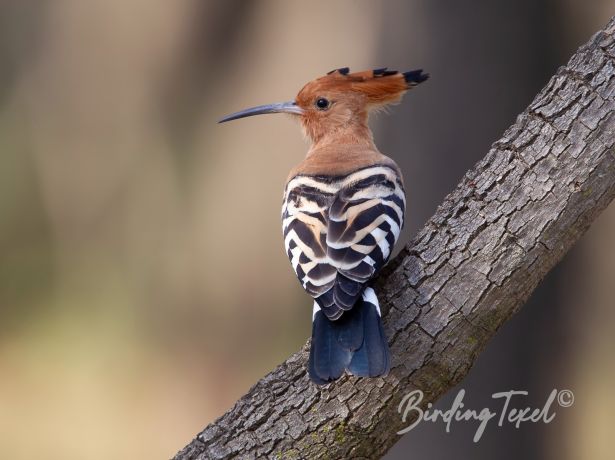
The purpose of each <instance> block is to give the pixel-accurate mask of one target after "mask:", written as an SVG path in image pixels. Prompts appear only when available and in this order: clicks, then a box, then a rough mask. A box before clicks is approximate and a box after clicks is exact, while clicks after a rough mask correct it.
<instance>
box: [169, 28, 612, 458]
mask: <svg viewBox="0 0 615 460" xmlns="http://www.w3.org/2000/svg"><path fill="white" fill-rule="evenodd" d="M614 108H615V18H612V19H611V21H610V22H609V24H608V25H607V26H606V28H605V29H604V30H602V31H600V32H598V33H597V34H596V35H595V36H594V37H593V38H592V39H591V40H590V41H589V42H588V43H587V44H586V45H584V46H583V47H581V48H580V49H579V50H578V51H577V52H576V53H575V54H574V55H573V56H572V58H571V59H570V61H569V62H568V64H567V65H566V66H565V67H561V68H560V69H559V70H558V72H557V74H556V75H555V76H554V77H553V78H552V79H551V81H550V82H549V83H548V84H547V86H546V87H545V88H544V89H543V90H542V91H541V92H540V93H539V94H538V96H537V97H536V98H535V99H534V101H533V102H532V103H531V105H530V106H529V107H528V108H527V109H526V110H525V112H523V113H522V114H521V115H519V117H518V118H517V120H516V122H515V124H514V125H513V126H511V127H510V128H509V129H508V130H507V131H506V132H505V133H504V135H503V137H502V138H501V139H500V140H499V141H497V142H496V143H495V144H494V145H493V146H492V148H491V150H490V151H489V153H488V154H487V156H486V157H485V158H484V159H483V160H482V161H480V162H479V163H478V164H477V165H476V166H475V167H474V168H473V169H472V170H471V171H469V172H468V173H466V175H465V177H464V178H463V180H462V181H461V183H460V184H459V185H458V186H457V189H456V190H455V191H454V192H453V193H451V194H450V195H449V196H448V197H447V198H446V199H445V201H444V203H443V204H442V205H441V206H440V207H439V208H438V210H437V211H436V214H435V215H434V216H433V217H432V218H431V219H430V220H429V222H427V224H426V225H425V227H424V228H423V229H422V230H421V232H420V233H419V234H418V235H417V236H416V238H415V239H414V240H413V241H412V242H411V243H410V244H408V245H407V246H406V247H405V248H404V249H403V250H402V251H401V253H400V254H399V256H398V257H397V258H396V259H395V260H393V261H392V262H391V263H390V264H389V266H388V267H387V268H386V270H385V273H383V275H382V276H381V277H380V278H379V280H378V282H377V284H376V290H377V292H378V295H379V298H380V299H381V304H382V306H383V313H384V323H385V330H386V333H387V336H388V337H389V341H390V345H391V353H392V359H393V361H392V370H391V372H390V374H389V375H388V376H387V377H386V378H378V379H357V378H354V377H349V376H345V377H342V378H341V379H340V380H339V381H337V382H336V383H333V384H330V385H327V386H326V387H317V386H316V385H314V384H312V383H311V382H310V381H309V380H308V378H307V375H306V365H307V357H308V345H307V344H306V345H305V346H304V347H303V348H302V349H301V351H299V352H297V353H295V354H294V355H293V356H291V357H290V358H289V359H288V360H287V361H286V362H285V363H283V364H282V365H280V366H279V367H277V368H276V369H275V370H274V371H273V372H271V373H270V374H268V375H267V376H265V377H264V378H263V379H262V380H261V381H259V382H258V383H257V384H256V385H254V387H252V389H250V391H249V392H248V394H246V395H245V396H243V397H242V398H241V399H240V400H239V401H237V403H236V404H235V406H234V407H233V408H232V409H231V410H230V411H228V412H227V413H226V414H224V415H223V416H222V417H220V418H219V419H218V420H216V421H215V422H213V423H211V424H210V425H209V426H207V427H206V428H205V429H204V430H203V432H201V433H200V434H199V435H198V436H197V437H196V439H194V440H193V441H192V442H191V443H190V444H189V445H188V446H186V447H185V448H184V449H183V450H182V451H181V452H179V453H178V454H177V456H176V457H175V459H177V460H180V459H182V460H185V459H196V458H198V459H205V458H212V459H222V458H230V457H235V456H238V457H241V458H254V459H256V458H263V457H270V458H322V457H326V458H376V457H380V456H382V455H384V453H385V452H386V451H387V450H388V449H389V448H390V447H391V446H392V445H393V444H394V443H395V442H396V441H397V440H398V439H399V436H398V435H397V434H396V433H397V431H399V430H400V429H402V428H403V427H404V426H407V425H408V424H409V423H410V421H406V423H402V420H401V417H400V415H399V414H398V413H397V407H398V404H399V403H400V400H401V399H402V398H403V396H404V395H406V394H407V393H408V392H410V391H412V390H414V389H421V390H422V391H423V392H424V395H425V398H424V400H423V403H424V404H427V402H434V401H436V400H437V399H438V398H439V397H440V396H441V395H442V394H443V393H444V392H446V390H448V389H449V388H451V387H452V386H454V385H455V384H457V383H458V382H460V381H461V379H462V378H463V377H464V376H465V375H466V374H467V372H468V370H469V369H470V367H471V366H472V363H473V362H474V359H475V358H476V356H477V355H478V353H480V351H481V350H482V349H483V348H484V347H485V345H486V344H487V342H488V341H489V340H490V339H491V338H492V337H493V335H494V334H495V332H496V331H497V330H498V329H499V328H500V327H501V326H502V324H504V322H505V321H506V320H508V319H509V318H510V316H511V315H512V314H513V313H515V312H516V311H517V310H518V309H519V308H520V307H521V306H522V305H523V304H524V303H525V301H526V300H527V298H528V297H529V296H530V294H531V293H532V291H533V290H534V289H535V288H536V286H537V285H538V283H539V282H540V281H541V280H542V278H543V277H544V276H545V275H546V274H547V273H548V272H549V270H551V268H553V266H554V265H555V264H556V263H557V262H558V261H559V260H560V259H561V258H562V257H563V256H564V254H566V252H567V251H568V250H569V249H570V248H571V247H572V245H573V244H574V243H575V242H576V241H577V240H578V239H579V237H580V236H581V235H582V234H583V233H584V232H585V230H587V228H588V227H589V225H590V223H591V222H592V221H593V220H594V219H595V218H596V217H597V216H598V214H599V213H600V212H601V211H602V210H603V209H604V208H605V207H606V206H607V205H608V203H609V202H610V201H611V200H612V199H613V197H614V196H615V149H614V148H613V145H614V142H615V112H614V111H613V109H614Z"/></svg>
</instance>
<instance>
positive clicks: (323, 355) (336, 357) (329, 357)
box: [309, 311, 352, 385]
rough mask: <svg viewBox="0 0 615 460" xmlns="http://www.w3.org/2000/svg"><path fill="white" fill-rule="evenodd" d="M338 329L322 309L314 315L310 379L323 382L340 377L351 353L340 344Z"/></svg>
mask: <svg viewBox="0 0 615 460" xmlns="http://www.w3.org/2000/svg"><path fill="white" fill-rule="evenodd" d="M339 332H340V331H339V330H338V328H337V325H336V324H335V322H333V321H330V320H329V319H328V318H327V317H326V316H325V314H324V313H323V312H322V311H319V312H317V313H316V315H315V316H314V321H313V322H312V346H311V348H310V364H309V373H310V377H311V379H312V380H313V381H314V382H315V383H318V384H321V385H322V384H324V383H327V382H330V381H333V380H336V379H338V378H340V376H341V375H342V374H343V373H344V369H346V366H347V365H348V363H350V359H351V358H352V354H351V352H350V350H349V349H348V348H345V347H343V346H341V344H340V342H339V340H338V336H339Z"/></svg>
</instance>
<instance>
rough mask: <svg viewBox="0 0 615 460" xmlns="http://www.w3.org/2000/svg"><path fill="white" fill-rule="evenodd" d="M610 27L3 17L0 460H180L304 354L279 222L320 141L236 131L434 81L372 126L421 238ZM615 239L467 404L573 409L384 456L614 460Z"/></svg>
mask: <svg viewBox="0 0 615 460" xmlns="http://www.w3.org/2000/svg"><path fill="white" fill-rule="evenodd" d="M612 14H615V1H614V0H595V1H582V0H519V1H516V2H510V1H503V0H502V1H493V0H492V1H488V0H481V1H475V2H467V3H466V2H455V1H453V0H449V1H444V0H442V1H428V0H423V1H418V0H415V1H409V2H402V1H386V2H384V1H383V2H369V1H367V0H361V1H358V0H352V1H350V0H347V1H336V2H327V1H324V0H320V1H310V2H298V1H297V2H288V1H283V0H277V1H274V0H271V1H269V0H268V1H258V2H256V1H254V2H248V1H240V0H230V1H217V2H214V1H203V0H181V1H179V0H178V1H172V2H151V1H146V0H131V1H125V0H122V1H120V0H104V1H103V0H90V1H87V2H84V1H79V0H54V1H50V0H19V1H18V0H13V1H10V0H6V1H2V2H0V149H1V150H0V152H1V153H0V458H7V459H8V458H10V459H31V458H36V457H41V458H45V459H108V458H166V457H170V456H172V455H173V454H174V453H175V452H176V451H177V450H178V449H180V448H181V447H183V445H184V444H186V443H187V442H188V441H189V440H190V439H191V437H193V436H194V435H195V434H196V433H197V432H198V431H199V430H200V429H201V428H202V427H203V426H204V425H206V424H207V423H208V422H210V421H212V420H213V419H214V418H215V417H217V416H219V415H221V414H222V413H223V412H224V411H225V410H226V409H228V408H229V407H230V406H231V405H232V403H233V402H234V401H235V400H236V399H237V398H238V397H239V396H241V395H242V394H243V393H244V392H245V391H247V389H248V388H249V387H250V386H251V385H252V384H253V383H254V382H255V381H256V380H257V379H258V378H260V377H261V376H263V375H264V374H265V373H266V372H268V371H269V370H270V369H272V368H273V367H274V366H275V365H277V364H278V363H280V362H281V361H283V360H284V359H285V358H286V357H288V356H289V355H290V354H291V353H292V352H294V351H295V350H297V349H298V348H299V347H300V346H301V345H302V344H303V343H304V342H305V340H306V338H307V337H308V335H309V331H310V317H311V308H310V302H309V300H308V298H307V296H306V295H304V294H303V292H302V290H301V288H300V286H299V283H298V282H297V280H296V279H295V277H294V275H293V273H292V271H291V269H290V266H289V263H288V261H287V259H286V256H285V254H284V251H283V249H282V237H281V228H280V221H279V213H280V205H281V194H282V186H283V183H284V180H285V178H286V174H287V172H288V170H289V169H290V168H291V167H292V166H293V165H294V164H295V163H297V162H298V161H300V159H301V158H302V156H303V155H304V153H305V151H306V148H307V147H306V145H305V143H304V141H303V140H302V138H301V134H300V132H299V129H298V128H297V127H296V126H294V125H293V123H292V122H290V121H289V120H288V119H286V118H285V117H283V116H268V117H257V118H254V119H249V120H242V121H238V122H234V123H232V124H228V125H217V124H216V120H217V119H218V118H219V117H220V116H222V115H224V114H226V113H229V112H232V111H235V110H238V109H241V108H245V107H248V106H252V105H256V104H260V103H267V102H275V101H280V100H286V99H291V98H292V97H293V96H294V95H295V94H296V92H297V91H298V90H299V89H300V88H301V86H302V85H303V84H304V83H305V82H307V81H308V80H310V79H312V78H314V77H317V76H319V75H321V74H323V73H325V72H326V71H329V70H331V69H333V68H336V67H342V66H351V68H354V69H356V70H361V69H366V68H373V67H379V66H389V67H391V68H397V69H400V70H408V69H411V68H416V67H422V68H424V69H426V70H427V71H429V72H430V73H431V75H432V78H431V80H429V81H428V82H427V83H426V84H425V85H421V86H420V87H419V88H417V89H416V90H415V91H413V92H411V93H410V94H408V96H407V97H406V100H405V102H404V103H403V104H402V105H400V106H398V107H396V108H394V109H393V110H392V111H391V113H390V114H389V115H380V116H378V117H377V118H375V119H374V120H373V123H372V125H373V127H374V130H375V135H376V141H377V144H378V145H379V147H380V148H381V150H382V151H383V152H385V153H388V154H390V155H391V156H392V157H394V158H395V159H396V160H397V161H398V162H399V164H400V165H401V166H402V169H403V170H404V174H405V177H406V183H407V190H408V193H409V219H408V222H407V225H406V230H405V234H404V238H405V239H404V241H407V240H408V239H409V238H410V237H411V236H412V235H413V234H414V233H415V232H416V230H417V229H418V228H419V227H420V226H421V225H422V223H423V222H424V221H425V220H426V219H427V218H428V217H429V216H430V215H431V214H432V213H433V211H434V209H435V207H436V206H437V204H438V203H439V202H440V201H441V200H442V198H443V197H444V195H445V194H446V193H448V192H449V191H450V190H451V189H452V188H453V187H454V186H455V184H456V183H457V181H458V180H459V179H460V177H461V176H462V174H463V173H464V172H465V170H466V169H468V168H469V167H471V166H472V165H473V164H474V162H475V161H477V160H478V159H479V158H481V157H482V156H483V155H484V154H485V153H486V152H487V150H488V148H489V145H490V144H491V143H492V142H493V141H495V140H496V139H497V138H498V137H499V135H500V134H501V133H502V132H503V130H504V129H505V128H506V127H507V126H508V125H509V124H510V123H512V122H513V121H514V118H515V116H516V115H517V113H519V112H520V111H522V110H523V109H524V108H525V107H526V106H527V104H528V103H529V102H530V101H531V99H532V97H533V96H534V95H535V93H536V92H537V91H538V90H539V89H540V88H541V87H542V86H543V85H544V84H545V83H546V81H547V79H548V78H549V77H550V76H551V75H552V74H553V73H554V71H555V70H556V68H557V66H559V65H561V64H563V63H565V61H566V60H567V59H568V57H569V55H570V54H571V53H572V52H573V51H574V50H575V49H576V48H577V47H578V46H579V45H580V44H582V43H584V42H585V41H586V40H587V39H588V38H589V37H590V36H591V34H592V33H593V32H594V31H596V30H598V29H599V28H601V27H602V26H603V25H604V24H605V23H606V22H607V21H608V19H609V17H610V16H611V15H612ZM614 234H615V209H614V208H613V206H611V207H610V209H608V210H607V211H606V212H605V214H604V215H603V216H602V217H601V218H600V219H599V221H598V222H596V224H595V225H594V227H593V228H592V229H591V230H590V232H589V233H588V234H587V236H586V237H585V238H584V239H583V241H582V242H581V243H580V244H579V245H578V246H577V247H576V248H575V249H574V251H573V253H571V254H570V255H569V256H568V257H567V258H566V260H565V261H564V263H563V264H561V265H560V266H559V267H558V268H557V269H556V270H555V271H554V272H553V273H552V274H551V275H549V277H548V278H547V280H545V282H544V283H543V284H542V285H541V287H540V288H539V290H538V291H537V292H536V294H535V295H534V296H533V298H532V300H531V302H530V304H529V305H528V306H527V307H526V308H525V309H524V310H522V312H521V313H520V314H518V315H517V316H516V317H515V318H514V319H513V320H512V321H511V322H510V323H509V324H507V325H506V327H504V328H503V330H502V331H501V333H500V334H499V335H498V336H497V338H496V340H495V341H494V342H493V343H492V344H491V346H490V347H489V348H488V350H487V351H486V352H485V354H484V355H482V356H481V357H480V359H479V360H478V361H477V364H476V366H475V368H474V369H473V370H472V372H471V374H470V375H469V377H468V379H467V380H466V381H464V382H463V384H462V385H461V387H463V388H465V389H466V391H467V397H466V402H467V403H468V406H469V407H476V408H482V407H484V406H485V405H486V406H488V407H492V408H495V406H494V405H493V404H492V403H491V404H490V401H489V399H490V396H491V393H493V392H497V391H506V390H509V389H513V388H514V389H525V390H529V391H530V398H529V401H530V402H532V403H533V404H535V405H541V404H543V403H544V400H545V398H546V396H547V395H548V393H549V392H550V391H551V389H553V388H558V389H561V388H570V389H571V390H573V391H574V392H575V395H576V402H575V405H574V406H573V407H572V408H569V409H566V410H564V409H562V410H560V411H559V412H558V416H557V418H556V419H555V420H554V422H552V423H551V424H550V425H531V426H530V425H525V426H523V427H522V428H520V429H519V430H515V429H514V428H513V429H495V428H491V429H489V428H488V429H487V431H486V433H485V435H484V436H483V439H482V440H481V442H480V443H479V444H473V443H472V434H473V431H474V429H475V427H474V426H472V425H471V424H465V425H464V426H461V425H454V426H453V433H452V434H446V433H444V428H443V426H442V425H440V424H439V425H435V426H427V425H425V426H421V427H420V429H417V430H415V431H413V432H411V433H410V434H408V435H407V436H405V437H404V438H403V440H402V441H401V442H400V443H398V445H396V446H395V448H394V449H393V450H392V451H391V453H390V454H389V458H391V459H402V458H409V457H411V456H412V457H414V456H416V457H419V458H450V457H451V456H453V455H455V456H457V457H470V458H493V457H498V458H536V459H538V458H554V459H555V458H557V459H577V458H592V459H600V458H604V459H606V458H612V456H611V455H612V452H611V449H610V447H609V446H610V444H611V443H610V442H609V441H611V438H610V437H611V433H612V426H613V423H612V413H613V411H614V410H615V397H614V396H613V394H612V390H611V389H612V388H613V384H614V383H615V365H614V363H613V359H612V356H613V351H614V350H615V339H614V338H613V335H612V330H613V325H614V324H615V318H614V316H615V313H614V311H613V306H614V305H613V304H614V303H615V302H614V301H613V298H614V294H615V292H614V288H613V282H612V280H613V277H614V276H615V262H614V257H613V256H614V255H615V240H614V237H613V235H614ZM456 391H457V390H456V389H455V390H453V392H452V393H453V394H452V396H454V394H455V393H456ZM452 396H449V397H448V398H449V401H450V399H451V398H452ZM442 404H444V405H443V406H442V407H444V408H446V407H447V406H446V401H445V402H444V403H442ZM449 404H450V403H449Z"/></svg>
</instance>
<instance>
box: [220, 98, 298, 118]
mask: <svg viewBox="0 0 615 460" xmlns="http://www.w3.org/2000/svg"><path fill="white" fill-rule="evenodd" d="M263 113H292V114H295V115H301V114H302V113H303V109H302V108H301V107H299V106H298V105H297V104H296V103H295V101H288V102H277V103H275V104H266V105H259V106H257V107H252V108H249V109H245V110H241V111H239V112H235V113H231V114H230V115H227V116H226V117H224V118H222V119H220V120H219V121H218V123H224V122H226V121H231V120H237V119H238V118H244V117H251V116H252V115H262V114H263Z"/></svg>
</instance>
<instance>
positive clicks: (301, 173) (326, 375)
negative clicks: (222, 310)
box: [220, 68, 428, 384]
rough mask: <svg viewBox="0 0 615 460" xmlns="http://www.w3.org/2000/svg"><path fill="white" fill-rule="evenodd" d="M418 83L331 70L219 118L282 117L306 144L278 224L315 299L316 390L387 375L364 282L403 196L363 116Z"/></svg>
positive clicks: (413, 77) (384, 253)
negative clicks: (289, 97) (296, 124)
mask: <svg viewBox="0 0 615 460" xmlns="http://www.w3.org/2000/svg"><path fill="white" fill-rule="evenodd" d="M427 78H428V75H427V74H424V73H423V72H422V70H413V71H410V72H404V73H401V72H397V71H395V70H387V69H386V68H384V69H375V70H369V71H365V72H358V73H350V72H349V69H348V68H342V69H337V70H333V71H331V72H329V73H328V74H327V75H325V76H323V77H321V78H318V79H316V80H313V81H311V82H310V83H308V84H307V85H305V86H304V87H303V89H302V90H301V91H299V94H298V95H297V97H296V98H295V100H294V101H290V102H283V103H278V104H269V105H262V106H258V107H253V108H251V109H247V110H243V111H241V112H237V113H234V114H231V115H228V116H227V117H224V118H223V119H222V120H220V122H225V121H230V120H235V119H237V118H242V117H248V116H251V115H259V114H263V113H276V112H283V113H289V114H292V115H294V116H296V117H297V118H299V120H300V122H301V125H302V127H303V129H304V131H305V133H306V135H307V136H308V137H309V138H310V139H311V141H312V146H311V148H310V149H309V151H308V153H307V156H306V158H305V159H304V160H303V161H302V162H301V163H299V165H297V166H296V167H295V168H294V169H293V170H292V171H291V172H290V174H289V176H288V181H287V183H286V188H285V190H284V199H283V205H282V227H283V233H284V245H285V247H286V252H287V254H288V258H289V259H290V262H291V264H292V267H293V270H294V271H295V273H296V274H297V277H298V278H299V281H300V282H301V284H302V286H303V288H304V289H305V290H306V291H307V292H308V293H309V294H310V295H311V296H312V297H313V298H314V310H313V315H312V345H311V350H310V359H309V369H308V370H309V375H310V378H311V379H312V380H313V381H314V382H315V383H317V384H325V383H328V382H331V381H333V380H335V379H337V378H339V377H340V376H341V375H342V373H343V372H344V370H345V369H347V370H348V371H349V372H350V373H352V374H354V375H357V376H362V377H376V376H381V375H385V374H387V373H388V371H389V368H390V357H389V347H388V344H387V340H386V337H385V335H384V331H383V328H382V322H381V320H380V307H379V305H378V298H377V297H376V294H375V292H374V290H373V289H372V288H371V287H369V282H370V280H372V279H373V278H374V277H375V276H376V274H377V273H378V271H379V270H380V269H381V268H382V266H383V265H384V264H385V263H386V261H387V260H388V258H389V256H390V255H391V251H392V250H393V246H394V244H395V242H396V241H397V239H398V237H399V232H400V230H401V228H402V226H403V222H404V211H405V207H406V198H405V196H404V186H403V182H402V175H401V171H400V170H399V167H398V166H397V165H396V164H395V162H394V161H393V160H392V159H390V158H389V157H387V156H385V155H383V154H382V153H380V152H379V151H378V149H377V148H376V146H375V145H374V141H373V136H372V133H371V130H370V129H369V127H368V125H367V116H368V112H369V111H370V110H372V109H378V108H382V107H384V106H386V105H387V104H391V103H395V102H399V101H400V100H401V97H402V95H403V94H404V93H405V92H406V90H408V89H410V88H412V87H414V86H416V85H418V84H419V83H421V82H423V81H425V80H427Z"/></svg>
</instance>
